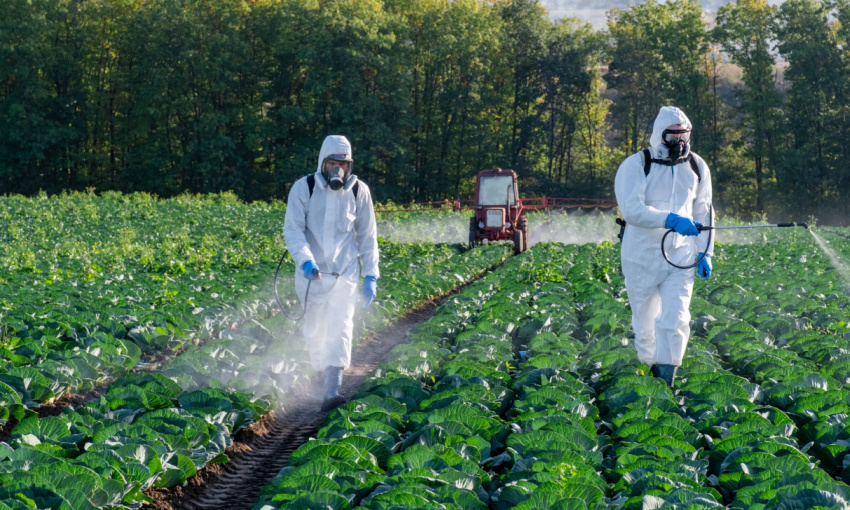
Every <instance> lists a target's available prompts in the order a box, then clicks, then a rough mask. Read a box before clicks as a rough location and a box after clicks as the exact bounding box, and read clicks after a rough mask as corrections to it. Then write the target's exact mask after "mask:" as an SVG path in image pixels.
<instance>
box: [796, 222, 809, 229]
mask: <svg viewBox="0 0 850 510" xmlns="http://www.w3.org/2000/svg"><path fill="white" fill-rule="evenodd" d="M797 226H798V227H806V230H811V229H810V228H809V224H808V223H806V222H805V221H801V222H800V223H797Z"/></svg>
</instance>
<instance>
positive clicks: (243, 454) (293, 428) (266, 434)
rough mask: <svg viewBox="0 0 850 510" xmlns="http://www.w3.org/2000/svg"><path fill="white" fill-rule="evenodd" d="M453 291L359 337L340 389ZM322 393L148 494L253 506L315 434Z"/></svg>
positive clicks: (164, 505) (191, 508) (159, 500)
mask: <svg viewBox="0 0 850 510" xmlns="http://www.w3.org/2000/svg"><path fill="white" fill-rule="evenodd" d="M459 291H460V289H458V290H456V291H455V292H453V293H452V294H449V295H447V296H444V297H442V298H439V299H436V300H432V301H430V302H427V303H425V304H423V305H420V306H419V307H417V308H415V309H413V310H411V311H409V312H407V313H406V314H405V315H403V316H402V317H401V318H400V319H398V320H397V321H396V322H395V323H393V324H392V325H391V326H390V327H389V328H388V329H387V330H386V331H384V332H383V333H381V334H379V335H376V336H375V337H371V338H367V339H365V340H363V341H361V342H360V343H359V344H358V346H357V348H356V350H355V351H354V352H353V353H352V360H351V366H350V367H349V369H348V370H346V371H345V378H344V380H343V385H342V391H341V393H342V394H343V395H344V396H345V397H346V398H348V399H350V398H351V397H353V396H354V394H355V392H356V391H357V388H359V387H360V385H361V384H362V383H363V381H364V380H365V379H366V376H367V375H368V374H369V373H371V372H372V371H373V370H375V369H376V368H377V367H378V365H380V363H381V361H382V360H383V359H384V358H385V357H386V355H387V353H388V352H389V351H390V349H392V348H393V347H394V346H396V345H398V344H399V343H401V342H403V341H405V339H406V338H407V335H408V333H409V332H410V331H411V330H412V329H413V328H415V327H416V326H417V325H419V324H421V323H422V322H424V321H426V320H428V319H429V318H431V317H432V316H433V315H434V312H435V310H436V308H437V306H439V305H440V304H441V303H442V302H443V301H445V300H446V299H448V298H449V296H451V295H453V294H454V293H456V292H459ZM320 406H321V399H320V398H316V397H313V396H312V395H311V390H310V389H304V390H302V391H301V392H299V393H298V394H297V395H295V396H294V398H293V400H292V401H291V402H290V403H289V404H288V405H287V406H286V408H285V409H282V410H279V411H277V412H275V413H273V414H270V415H269V416H267V417H266V418H264V419H263V420H262V421H260V422H259V423H257V424H255V425H254V426H252V427H250V428H249V429H247V430H243V431H240V432H239V433H238V434H237V435H236V437H235V438H234V443H233V446H231V447H230V448H228V449H227V455H228V457H230V462H229V463H228V464H224V465H219V464H211V465H208V466H207V467H205V468H204V469H202V470H201V471H199V472H198V475H197V476H195V477H193V478H191V479H190V480H189V482H188V483H187V484H186V485H185V486H184V487H173V488H171V489H168V490H162V489H152V490H149V491H147V494H148V495H149V496H151V497H153V498H154V500H155V502H154V504H153V505H151V506H150V507H149V508H152V509H156V510H201V509H204V510H206V509H223V508H224V509H227V510H242V509H250V508H251V507H252V506H253V505H254V503H255V502H256V501H257V497H258V496H259V494H260V491H261V490H262V489H263V487H265V486H266V484H267V483H268V482H269V481H271V479H272V478H274V477H275V476H276V475H277V473H278V472H279V471H280V470H281V469H282V468H283V467H285V466H286V463H287V461H288V460H289V455H290V454H291V453H292V452H293V451H295V449H297V448H298V447H299V446H301V445H302V444H304V443H305V442H307V440H309V439H310V438H311V437H314V436H315V435H316V432H317V431H318V429H319V427H320V426H321V424H322V422H324V420H325V416H326V415H327V414H326V413H323V412H321V411H319V407H320Z"/></svg>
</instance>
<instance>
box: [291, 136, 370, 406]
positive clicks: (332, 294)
mask: <svg viewBox="0 0 850 510" xmlns="http://www.w3.org/2000/svg"><path fill="white" fill-rule="evenodd" d="M353 163H354V162H353V159H352V150H351V143H349V141H348V139H346V138H345V137H344V136H328V137H327V138H325V141H324V143H322V150H321V152H320V153H319V162H318V167H317V169H316V173H315V174H312V175H308V176H306V177H303V178H301V179H299V180H298V181H296V182H295V184H294V185H293V186H292V189H291V190H290V192H289V201H288V202H287V207H286V218H285V220H284V227H283V235H284V238H285V241H286V247H287V249H288V250H289V253H290V255H292V259H293V260H294V261H295V290H296V292H297V294H298V298H299V299H300V300H301V302H302V304H303V305H304V306H305V308H306V312H305V315H304V330H303V331H304V339H305V341H306V342H307V348H308V350H309V352H310V363H311V364H312V365H313V368H314V369H315V370H316V371H318V372H321V371H324V372H325V388H324V402H323V403H322V411H330V410H331V409H334V408H335V407H337V406H339V405H341V404H344V403H345V398H343V397H342V396H341V395H340V394H339V389H340V386H341V385H342V377H343V372H344V370H345V369H346V368H348V366H349V365H350V364H351V337H352V331H353V329H354V309H355V306H356V304H357V303H356V302H357V287H358V284H359V283H360V274H361V268H362V273H363V274H365V275H366V277H365V281H364V283H363V299H364V306H368V305H369V303H371V302H372V300H374V299H375V294H376V292H377V279H378V277H379V276H380V274H379V272H378V240H377V227H376V225H375V210H374V208H373V206H372V196H371V194H370V193H369V188H368V187H367V186H366V184H365V183H363V182H362V181H359V180H357V176H355V175H352V173H351V171H352V165H353ZM358 257H359V258H360V261H359V264H358V260H357V259H358ZM331 273H339V276H338V277H336V276H334V275H332V274H331ZM322 275H324V276H322ZM308 282H309V283H310V292H309V295H307V296H306V302H305V295H306V294H307V285H308Z"/></svg>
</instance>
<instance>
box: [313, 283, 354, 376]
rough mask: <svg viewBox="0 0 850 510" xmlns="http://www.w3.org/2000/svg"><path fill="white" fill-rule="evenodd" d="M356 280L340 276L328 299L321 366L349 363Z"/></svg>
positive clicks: (337, 365)
mask: <svg viewBox="0 0 850 510" xmlns="http://www.w3.org/2000/svg"><path fill="white" fill-rule="evenodd" d="M357 284H358V282H357V280H353V279H346V278H340V279H339V281H337V282H336V285H334V287H333V290H332V291H331V294H330V297H329V299H328V308H327V319H326V320H327V331H326V333H325V346H324V352H323V354H322V356H323V358H322V362H321V365H322V367H323V368H324V367H343V368H348V366H349V365H351V337H352V335H353V332H354V310H355V307H356V305H357Z"/></svg>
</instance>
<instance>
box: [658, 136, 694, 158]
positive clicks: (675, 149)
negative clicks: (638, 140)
mask: <svg viewBox="0 0 850 510" xmlns="http://www.w3.org/2000/svg"><path fill="white" fill-rule="evenodd" d="M661 140H662V141H663V142H664V146H665V147H667V152H668V154H669V155H670V159H671V160H672V161H676V160H677V159H679V158H682V157H684V156H686V155H687V154H688V152H690V149H691V145H690V142H691V130H690V129H665V130H664V131H663V132H662V133H661Z"/></svg>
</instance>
